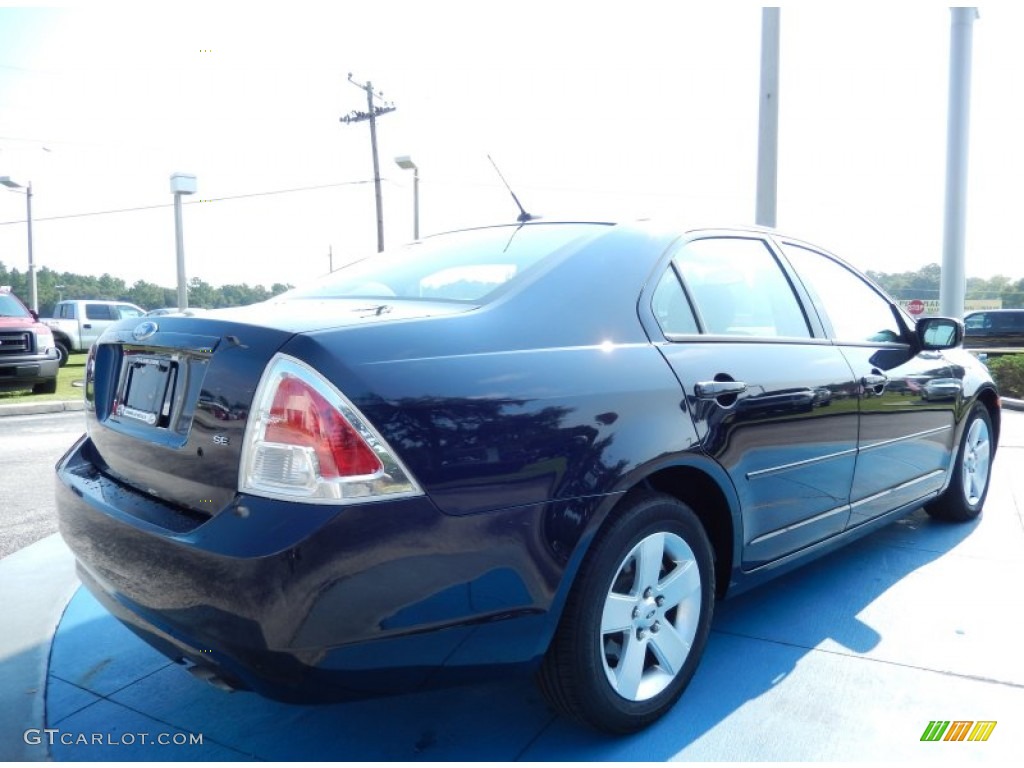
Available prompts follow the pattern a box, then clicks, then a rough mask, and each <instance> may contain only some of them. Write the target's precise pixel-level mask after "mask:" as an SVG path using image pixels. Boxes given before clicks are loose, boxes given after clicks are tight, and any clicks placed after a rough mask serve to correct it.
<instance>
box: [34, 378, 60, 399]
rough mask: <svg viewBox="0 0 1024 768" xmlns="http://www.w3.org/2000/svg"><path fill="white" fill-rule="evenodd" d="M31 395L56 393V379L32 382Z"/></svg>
mask: <svg viewBox="0 0 1024 768" xmlns="http://www.w3.org/2000/svg"><path fill="white" fill-rule="evenodd" d="M32 394H33V395H55V394H57V379H50V380H49V381H44V382H42V383H41V384H34V385H33V386H32Z"/></svg>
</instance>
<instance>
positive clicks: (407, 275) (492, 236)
mask: <svg viewBox="0 0 1024 768" xmlns="http://www.w3.org/2000/svg"><path fill="white" fill-rule="evenodd" d="M602 231H606V230H604V229H603V227H602V226H601V225H596V224H527V225H523V226H509V227H492V228H487V229H474V230H469V231H465V232H453V233H450V234H445V235H437V236H435V237H431V238H427V239H426V240H422V241H419V242H416V243H410V244H409V245H406V246H402V247H400V248H396V249H393V250H389V251H385V252H383V253H378V254H375V255H373V256H370V257H368V258H366V259H363V260H362V261H356V262H353V263H352V264H348V265H347V266H344V267H341V268H340V269H337V270H335V271H334V272H332V273H331V274H330V275H327V276H326V277H324V278H322V279H321V280H320V281H318V282H316V283H314V284H313V285H310V286H307V287H304V288H297V289H295V290H293V291H289V292H288V294H287V298H289V299H291V298H340V297H346V298H347V297H358V298H368V299H369V298H372V299H391V298H398V299H428V300H432V301H466V302H479V301H482V300H485V299H486V298H487V297H488V296H490V294H492V293H494V292H495V291H497V290H498V289H499V288H501V287H502V286H504V285H507V284H510V283H512V282H513V281H515V280H517V279H518V278H520V277H521V276H522V275H523V274H524V273H526V272H528V271H529V270H530V269H531V267H534V266H536V265H538V264H539V263H540V262H541V261H543V260H545V259H547V258H549V257H551V256H553V255H555V254H556V253H558V252H561V251H564V250H566V249H568V248H569V247H570V246H574V245H578V244H582V242H583V241H585V240H587V239H589V238H590V237H593V236H595V235H597V234H599V233H600V232H602Z"/></svg>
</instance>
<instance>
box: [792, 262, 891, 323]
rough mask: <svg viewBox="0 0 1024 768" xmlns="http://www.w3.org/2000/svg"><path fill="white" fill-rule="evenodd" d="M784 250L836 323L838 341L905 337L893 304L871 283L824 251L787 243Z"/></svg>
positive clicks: (818, 304)
mask: <svg viewBox="0 0 1024 768" xmlns="http://www.w3.org/2000/svg"><path fill="white" fill-rule="evenodd" d="M783 251H784V252H785V254H786V258H788V259H789V260H790V262H792V264H793V267H794V268H795V269H796V272H797V274H798V275H799V276H800V279H801V281H803V284H804V286H805V287H806V288H807V292H808V293H809V294H810V295H811V300H812V301H813V302H814V304H815V306H816V307H817V308H818V312H819V314H821V315H822V316H823V317H822V319H825V318H826V317H827V318H828V320H830V321H831V323H832V331H833V335H834V337H835V339H836V340H837V341H845V342H852V343H865V342H870V343H879V342H882V343H885V342H899V341H902V340H903V333H902V330H901V329H900V326H899V323H898V322H897V321H896V315H895V314H894V313H893V310H892V305H891V304H890V303H889V301H888V300H887V299H886V298H885V297H883V296H882V295H881V294H880V293H878V291H876V290H875V289H874V288H873V287H872V286H871V284H870V283H868V282H867V281H866V280H864V278H862V277H861V276H860V275H858V274H857V273H855V272H852V271H851V270H850V269H848V268H847V267H845V266H843V265H842V264H840V263H839V262H838V261H835V260H833V259H830V258H829V257H828V256H825V255H824V254H822V253H818V252H817V251H812V250H810V249H809V248H803V247H801V246H799V245H794V244H793V243H785V244H784V245H783Z"/></svg>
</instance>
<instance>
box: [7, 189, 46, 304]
mask: <svg viewBox="0 0 1024 768" xmlns="http://www.w3.org/2000/svg"><path fill="white" fill-rule="evenodd" d="M0 184H3V185H4V186H5V187H7V188H8V189H24V190H25V193H24V194H25V208H26V210H25V218H26V220H27V221H28V301H29V305H30V306H31V307H32V311H33V312H36V313H38V312H39V290H38V287H37V285H36V261H35V257H34V256H33V253H32V182H31V181H30V182H29V183H28V185H27V186H22V185H21V184H19V183H18V182H16V181H14V180H13V179H12V178H11V177H10V176H0Z"/></svg>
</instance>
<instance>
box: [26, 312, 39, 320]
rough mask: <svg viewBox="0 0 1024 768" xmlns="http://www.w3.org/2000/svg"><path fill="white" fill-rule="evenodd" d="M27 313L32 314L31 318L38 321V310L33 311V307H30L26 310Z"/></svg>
mask: <svg viewBox="0 0 1024 768" xmlns="http://www.w3.org/2000/svg"><path fill="white" fill-rule="evenodd" d="M28 313H29V314H30V315H32V319H33V320H35V321H36V322H37V323H38V322H39V313H38V312H36V311H35V310H34V309H30V310H29V311H28Z"/></svg>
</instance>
